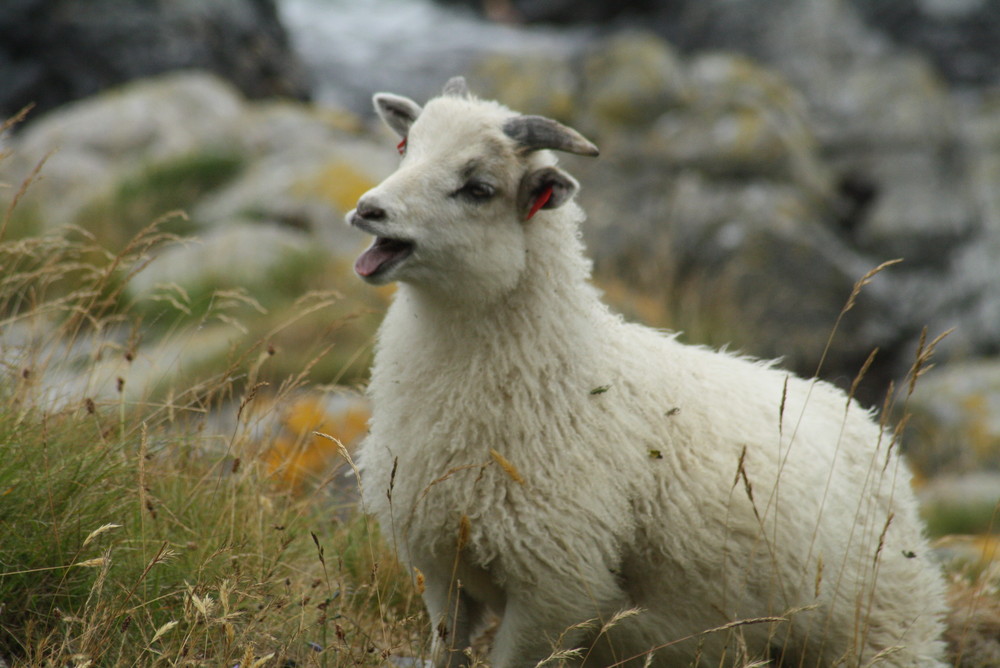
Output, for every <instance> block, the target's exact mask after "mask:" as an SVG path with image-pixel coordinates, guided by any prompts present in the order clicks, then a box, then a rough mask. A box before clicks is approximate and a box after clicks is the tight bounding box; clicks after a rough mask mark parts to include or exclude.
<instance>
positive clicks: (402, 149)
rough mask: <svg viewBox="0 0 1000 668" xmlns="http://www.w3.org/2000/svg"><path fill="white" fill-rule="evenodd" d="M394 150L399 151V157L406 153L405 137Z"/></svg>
mask: <svg viewBox="0 0 1000 668" xmlns="http://www.w3.org/2000/svg"><path fill="white" fill-rule="evenodd" d="M396 150H397V151H399V154H400V155H403V154H405V153H406V137H403V141H401V142H399V143H398V144H396Z"/></svg>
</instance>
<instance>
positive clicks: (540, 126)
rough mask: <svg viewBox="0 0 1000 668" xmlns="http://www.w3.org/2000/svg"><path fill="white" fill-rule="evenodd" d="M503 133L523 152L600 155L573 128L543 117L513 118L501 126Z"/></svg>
mask: <svg viewBox="0 0 1000 668" xmlns="http://www.w3.org/2000/svg"><path fill="white" fill-rule="evenodd" d="M503 132H504V134H505V135H507V136H508V137H510V138H511V139H513V140H514V141H515V142H517V145H518V146H519V147H520V149H521V150H522V151H525V152H530V151H540V150H542V149H546V148H549V149H553V150H555V151H566V152H567V153H576V154H577V155H589V156H596V155H598V154H599V153H600V151H598V150H597V147H596V146H594V145H593V144H592V143H591V142H590V141H588V140H587V138H586V137H584V136H583V135H581V134H580V133H579V132H577V131H576V130H574V129H573V128H569V127H566V126H565V125H563V124H562V123H558V122H556V121H554V120H552V119H551V118H545V117H544V116H515V117H514V118H511V119H508V120H507V121H506V122H505V123H504V124H503Z"/></svg>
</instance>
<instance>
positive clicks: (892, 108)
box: [793, 55, 955, 152]
mask: <svg viewBox="0 0 1000 668" xmlns="http://www.w3.org/2000/svg"><path fill="white" fill-rule="evenodd" d="M793 80H794V79H793ZM799 81H801V85H802V88H803V91H804V93H805V94H806V96H807V97H808V99H809V101H810V103H811V105H812V112H813V113H814V114H815V119H816V123H817V133H818V135H819V137H820V140H821V141H822V142H823V143H824V144H826V145H829V146H832V147H836V148H837V150H838V151H840V150H844V149H846V148H855V149H858V150H864V151H866V152H867V151H871V150H872V149H873V148H874V147H878V148H879V149H885V148H890V149H897V150H898V149H900V148H907V147H911V148H912V147H915V146H919V147H923V148H925V149H927V150H936V149H939V148H940V147H942V146H943V145H945V144H947V143H948V142H949V141H951V140H952V138H953V136H954V132H955V123H954V120H955V119H954V113H955V110H954V108H953V106H952V102H951V99H950V98H949V96H948V91H947V89H946V88H945V85H944V82H943V81H942V80H941V79H940V78H939V77H938V76H937V74H936V73H935V72H934V71H933V69H932V68H931V67H930V66H929V65H928V64H927V62H926V60H924V59H923V58H921V57H919V56H912V55H892V56H886V57H879V58H873V59H871V60H869V61H865V62H862V63H859V64H857V65H855V66H854V67H851V68H839V67H836V64H835V63H833V62H829V63H827V64H826V66H825V67H823V68H822V69H821V70H819V71H817V72H814V73H813V76H812V77H806V76H802V77H800V79H799Z"/></svg>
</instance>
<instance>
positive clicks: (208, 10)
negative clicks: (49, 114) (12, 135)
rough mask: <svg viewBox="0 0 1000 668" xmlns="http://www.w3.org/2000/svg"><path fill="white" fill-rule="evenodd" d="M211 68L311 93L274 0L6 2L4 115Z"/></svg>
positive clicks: (254, 91)
mask: <svg viewBox="0 0 1000 668" xmlns="http://www.w3.org/2000/svg"><path fill="white" fill-rule="evenodd" d="M177 69H204V70H208V71H211V72H214V73H216V74H218V75H220V76H222V77H224V78H226V79H228V80H229V81H231V82H232V83H233V84H234V85H235V86H236V87H238V88H239V89H240V90H241V91H243V93H244V94H246V95H248V96H251V97H255V98H260V97H272V96H290V97H299V98H302V97H306V96H308V82H307V80H306V76H305V72H304V70H303V68H302V66H301V65H300V63H299V62H298V60H297V58H296V56H295V55H294V54H293V53H292V51H291V49H290V47H289V44H288V38H287V35H286V34H285V32H284V29H283V28H282V26H281V23H280V22H279V20H278V15H277V5H276V3H275V2H274V1H273V0H208V1H201V0H197V1H196V0H181V1H178V2H163V3H151V2H145V1H144V0H90V1H88V2H86V3H80V2H74V1H72V0H7V1H6V2H4V3H3V4H2V6H0V80H2V81H4V86H3V88H2V89H0V117H4V118H5V117H7V116H10V115H12V114H13V113H14V112H16V111H18V110H19V109H21V108H22V107H24V106H26V105H28V104H30V103H35V104H36V105H37V107H36V110H37V112H43V111H46V110H49V109H52V108H54V107H56V106H58V105H60V104H63V103H65V102H68V101H71V100H76V99H79V98H82V97H86V96H89V95H93V94H94V93H97V92H99V91H101V90H104V89H106V88H109V87H111V86H115V85H118V84H121V83H123V82H125V81H129V80H131V79H135V78H139V77H144V76H150V75H155V74H161V73H164V72H168V71H171V70H177Z"/></svg>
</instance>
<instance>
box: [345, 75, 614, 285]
mask: <svg viewBox="0 0 1000 668" xmlns="http://www.w3.org/2000/svg"><path fill="white" fill-rule="evenodd" d="M458 86H461V87H462V90H456V87H458ZM449 88H451V89H452V90H451V91H450V92H449ZM375 105H376V110H377V111H378V112H379V114H380V115H381V116H382V118H383V119H384V120H385V121H386V123H388V125H389V126H390V127H391V128H392V129H393V130H395V131H396V132H397V133H398V134H399V135H400V136H401V137H402V138H403V141H402V142H401V143H400V152H401V153H402V154H403V158H402V162H401V164H400V167H399V169H398V170H397V171H396V172H395V173H394V174H393V175H392V176H390V177H389V178H387V179H386V180H385V181H383V182H382V183H381V184H380V185H378V186H377V187H375V188H373V189H372V190H370V191H369V192H367V193H366V194H365V195H364V196H362V198H361V199H360V200H359V202H358V206H357V208H356V209H355V210H354V211H352V212H350V213H349V214H348V216H347V221H348V223H349V224H351V225H353V226H355V227H357V228H359V229H361V230H364V231H365V232H368V233H369V234H372V235H374V236H375V241H374V243H373V244H372V246H371V247H370V248H369V249H368V250H366V251H365V252H364V253H363V254H362V255H361V256H360V257H359V258H358V260H357V262H356V263H355V271H356V272H357V273H358V275H359V276H361V277H362V278H363V279H364V280H366V281H368V282H369V283H374V284H384V283H389V282H391V281H403V282H407V283H411V284H413V285H419V286H424V287H429V288H434V289H437V290H438V291H441V292H444V293H446V294H449V295H450V296H456V295H459V294H462V295H467V296H473V297H475V298H478V299H484V298H486V299H488V298H489V297H491V296H494V295H497V294H503V293H504V292H506V291H508V290H510V289H511V288H513V286H515V285H516V284H517V282H518V279H519V277H520V276H521V274H522V272H523V271H524V267H525V261H526V254H527V251H528V236H529V235H528V234H527V231H528V230H527V226H529V225H532V224H542V223H541V221H538V222H536V221H532V220H530V219H531V218H532V217H533V216H534V215H535V213H536V212H537V211H539V210H540V209H554V208H557V207H559V206H561V205H562V204H563V203H565V202H566V201H568V200H569V199H570V198H571V197H572V195H573V193H574V192H575V190H576V188H577V184H576V182H575V181H574V180H573V179H572V177H570V176H569V175H568V174H565V173H564V172H562V171H561V170H559V169H557V168H556V167H555V166H554V164H553V163H554V159H553V158H552V157H551V155H550V154H548V153H534V151H535V150H537V149H539V148H553V146H551V143H552V142H551V141H548V142H542V143H548V144H550V145H547V146H534V145H532V146H529V145H528V142H530V141H531V140H535V141H537V140H538V139H539V137H538V129H539V128H541V129H542V130H545V129H546V128H548V129H549V130H551V129H552V128H558V129H561V130H562V131H565V132H566V133H569V134H567V135H566V136H567V137H569V138H570V139H572V140H573V141H575V142H576V144H575V146H576V147H577V150H576V152H581V153H582V152H586V153H590V154H596V149H595V148H593V145H591V144H590V143H589V142H587V141H586V140H585V139H583V138H582V137H580V136H579V135H578V134H577V133H575V132H574V131H572V130H569V129H568V128H564V127H563V126H559V125H558V124H556V123H555V122H553V121H548V120H547V119H540V118H538V117H523V116H518V115H517V114H515V113H513V112H511V111H510V110H509V109H507V108H506V107H503V106H501V105H499V104H496V103H494V102H485V101H481V100H476V99H474V98H471V97H470V96H468V95H467V93H466V92H465V91H464V82H461V81H460V80H453V81H452V82H449V87H448V88H446V94H445V95H444V96H442V97H438V98H435V99H433V100H431V101H430V102H428V103H427V105H426V107H425V108H423V109H421V107H420V106H418V105H417V104H416V103H415V102H413V101H412V100H409V99H407V98H403V97H399V96H395V95H388V94H380V95H377V96H375ZM520 119H529V120H527V121H521V120H520ZM532 119H533V120H532ZM532 124H533V125H532ZM529 126H530V127H529ZM542 135H545V132H542ZM549 139H551V137H549ZM563 139H564V141H565V140H566V137H564V138H563ZM560 148H565V146H560ZM567 150H570V149H567Z"/></svg>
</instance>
